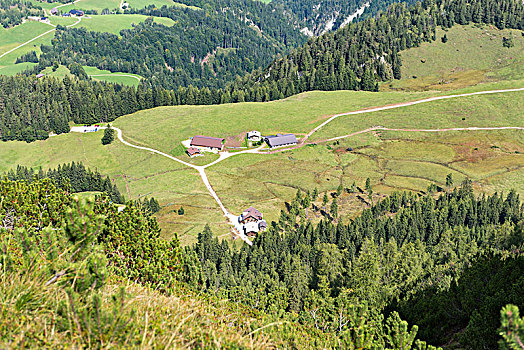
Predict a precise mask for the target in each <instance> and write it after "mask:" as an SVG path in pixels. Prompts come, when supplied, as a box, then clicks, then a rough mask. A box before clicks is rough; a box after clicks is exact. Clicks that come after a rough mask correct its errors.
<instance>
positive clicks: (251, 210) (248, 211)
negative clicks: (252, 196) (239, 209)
mask: <svg viewBox="0 0 524 350" xmlns="http://www.w3.org/2000/svg"><path fill="white" fill-rule="evenodd" d="M249 217H252V218H255V219H256V220H262V213H261V212H259V211H258V210H256V209H255V208H253V207H249V208H247V209H246V210H244V212H243V213H242V219H243V220H246V219H247V218H249Z"/></svg>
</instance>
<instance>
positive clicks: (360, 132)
mask: <svg viewBox="0 0 524 350" xmlns="http://www.w3.org/2000/svg"><path fill="white" fill-rule="evenodd" d="M375 130H384V131H407V132H409V131H412V132H446V131H482V130H524V127H521V126H495V127H476V126H472V127H469V128H447V129H395V128H385V127H383V126H377V127H374V128H369V129H365V130H361V131H356V132H354V133H351V134H347V135H343V136H337V137H333V138H330V139H326V140H320V141H316V142H318V143H320V142H331V141H336V140H340V139H344V138H346V137H351V136H355V135H358V134H364V133H366V132H370V131H375Z"/></svg>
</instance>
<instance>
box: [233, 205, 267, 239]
mask: <svg viewBox="0 0 524 350" xmlns="http://www.w3.org/2000/svg"><path fill="white" fill-rule="evenodd" d="M238 223H239V224H240V227H241V228H242V231H243V232H244V234H245V235H248V236H250V237H253V236H255V235H256V234H257V233H258V232H260V231H264V230H265V229H266V228H267V223H266V221H265V220H263V218H262V213H261V212H259V211H258V210H256V209H255V208H253V207H249V208H247V209H246V210H244V212H243V213H242V214H241V215H240V216H239V217H238Z"/></svg>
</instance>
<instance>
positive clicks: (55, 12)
mask: <svg viewBox="0 0 524 350" xmlns="http://www.w3.org/2000/svg"><path fill="white" fill-rule="evenodd" d="M50 12H51V15H53V16H56V15H57V14H58V9H57V8H56V7H53V8H52V9H51V11H50Z"/></svg>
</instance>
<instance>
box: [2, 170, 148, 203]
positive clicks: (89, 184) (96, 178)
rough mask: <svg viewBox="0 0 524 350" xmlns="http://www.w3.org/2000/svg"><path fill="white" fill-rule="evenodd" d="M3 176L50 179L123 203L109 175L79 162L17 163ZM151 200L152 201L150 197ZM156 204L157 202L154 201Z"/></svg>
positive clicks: (12, 179) (61, 184) (22, 179)
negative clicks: (52, 166) (33, 165)
mask: <svg viewBox="0 0 524 350" xmlns="http://www.w3.org/2000/svg"><path fill="white" fill-rule="evenodd" d="M4 177H6V178H7V179H9V180H11V181H27V182H29V183H30V182H33V181H38V180H43V179H50V180H51V182H52V183H53V184H54V185H55V186H56V187H57V188H60V189H65V190H67V191H70V192H103V193H105V194H106V195H107V196H108V197H109V198H110V199H111V201H113V203H118V204H123V203H125V200H124V196H123V195H122V194H121V193H120V191H119V190H118V188H117V187H116V185H114V184H113V183H112V182H111V179H110V178H109V177H104V176H102V175H100V173H99V172H98V171H92V170H90V169H88V168H86V167H85V165H84V164H82V163H81V162H78V163H76V162H71V163H70V164H61V165H58V167H56V168H55V169H47V170H44V169H42V167H40V168H39V169H38V170H35V169H33V168H27V167H24V166H21V165H18V166H17V167H16V169H12V170H9V171H7V172H5V173H4ZM151 200H153V201H154V199H153V198H152V199H151ZM154 202H155V203H156V205H158V202H156V201H154ZM155 208H156V207H155Z"/></svg>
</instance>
